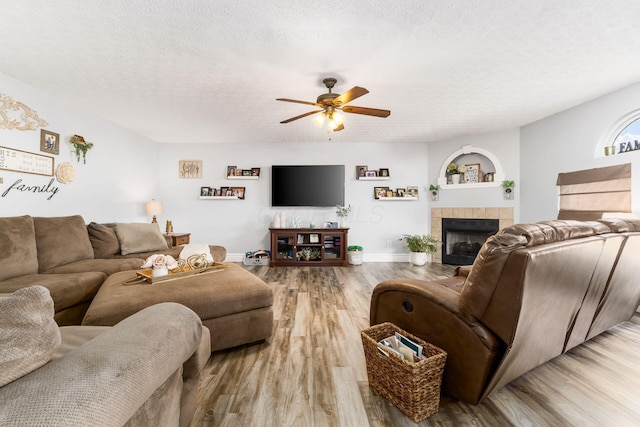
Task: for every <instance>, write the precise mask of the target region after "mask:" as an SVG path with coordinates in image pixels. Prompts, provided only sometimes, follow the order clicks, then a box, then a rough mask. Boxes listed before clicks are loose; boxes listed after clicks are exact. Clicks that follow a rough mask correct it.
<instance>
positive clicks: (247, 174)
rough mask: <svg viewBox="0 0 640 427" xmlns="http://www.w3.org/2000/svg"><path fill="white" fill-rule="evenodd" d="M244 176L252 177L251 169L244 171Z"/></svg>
mask: <svg viewBox="0 0 640 427" xmlns="http://www.w3.org/2000/svg"><path fill="white" fill-rule="evenodd" d="M242 176H251V169H242Z"/></svg>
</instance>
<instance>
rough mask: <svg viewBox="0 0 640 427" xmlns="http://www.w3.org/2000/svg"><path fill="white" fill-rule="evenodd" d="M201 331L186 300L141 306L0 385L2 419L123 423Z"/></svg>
mask: <svg viewBox="0 0 640 427" xmlns="http://www.w3.org/2000/svg"><path fill="white" fill-rule="evenodd" d="M202 332H203V327H202V323H201V321H200V318H199V317H198V316H197V315H196V314H195V313H194V312H193V311H192V310H190V309H188V308H187V307H185V306H183V305H180V304H176V303H162V304H157V305H154V306H151V307H148V308H146V309H144V310H141V311H140V312H138V313H136V314H134V315H132V316H131V317H129V318H127V319H125V320H123V321H122V322H120V323H118V324H117V325H115V326H114V327H113V328H111V329H110V330H107V331H105V332H104V333H103V334H101V335H99V336H97V337H96V338H95V339H93V340H91V341H89V342H88V343H86V344H85V345H83V346H81V347H79V348H77V349H76V350H73V351H71V352H70V353H68V354H67V355H65V356H63V357H61V358H59V359H55V360H53V361H51V362H49V363H48V364H46V365H45V366H43V367H41V368H40V369H37V370H35V371H33V372H31V373H30V374H28V375H25V376H24V377H22V378H20V379H18V380H15V381H13V382H12V383H9V384H7V385H6V386H4V387H2V388H0V401H1V402H2V410H0V425H5V424H7V425H8V424H15V425H23V424H30V425H47V426H70V425H73V426H75V425H78V426H80V425H82V426H88V425H101V426H110V425H114V426H121V425H123V424H125V423H126V422H127V420H129V418H131V416H132V415H133V414H134V413H135V412H136V410H137V409H138V408H139V407H140V406H141V405H142V404H143V403H144V402H146V401H147V399H149V397H150V396H151V395H152V394H153V393H154V391H156V390H157V389H158V388H160V387H161V386H162V385H163V384H164V383H165V381H167V379H168V378H170V377H171V376H172V375H174V374H175V373H176V371H178V372H180V373H182V368H183V364H185V362H186V361H187V360H189V359H190V358H191V357H192V356H193V355H194V353H196V352H197V351H198V350H199V347H200V346H201V334H202ZM200 350H202V349H200ZM205 351H206V349H205ZM191 363H193V362H191ZM160 410H162V409H161V408H160Z"/></svg>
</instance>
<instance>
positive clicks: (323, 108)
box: [276, 77, 391, 132]
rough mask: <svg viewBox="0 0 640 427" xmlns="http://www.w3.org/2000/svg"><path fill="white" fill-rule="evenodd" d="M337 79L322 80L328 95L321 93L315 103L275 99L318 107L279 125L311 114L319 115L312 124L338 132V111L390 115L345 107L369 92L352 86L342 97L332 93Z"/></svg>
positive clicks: (340, 127)
mask: <svg viewBox="0 0 640 427" xmlns="http://www.w3.org/2000/svg"><path fill="white" fill-rule="evenodd" d="M337 81H338V80H337V79H335V78H333V77H328V78H326V79H324V80H322V83H324V85H325V86H326V87H327V89H329V92H328V93H323V94H322V95H320V96H318V99H317V100H316V102H308V101H298V100H296V99H288V98H277V99H276V101H286V102H295V103H298V104H306V105H314V106H316V107H319V108H320V109H319V110H315V111H310V112H308V113H304V114H300V115H299V116H295V117H291V118H290V119H287V120H283V121H281V122H280V123H289V122H292V121H294V120H298V119H301V118H303V117H307V116H310V115H312V114H316V113H320V114H318V116H317V117H316V118H315V119H314V122H315V123H316V124H317V125H319V126H321V127H322V126H323V125H324V124H325V121H326V122H327V126H328V128H329V129H330V130H333V131H334V132H337V131H340V130H342V129H344V125H343V122H344V116H343V115H342V114H341V113H340V111H342V112H344V113H353V114H363V115H365V116H374V117H388V116H389V114H391V111H389V110H380V109H377V108H366V107H356V106H354V105H346V104H348V103H349V102H351V101H353V100H354V99H356V98H360V97H361V96H362V95H366V94H367V93H369V91H368V90H367V89H365V88H363V87H359V86H354V87H352V88H351V89H349V90H348V91H346V92H345V93H343V94H342V95H340V94H339V93H332V92H331V89H333V87H334V86H335V84H336V83H337Z"/></svg>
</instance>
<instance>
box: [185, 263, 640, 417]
mask: <svg viewBox="0 0 640 427" xmlns="http://www.w3.org/2000/svg"><path fill="white" fill-rule="evenodd" d="M245 268H247V269H248V270H249V271H251V272H253V273H254V274H256V275H257V276H259V277H261V278H262V279H263V280H264V281H265V282H267V283H269V284H270V285H271V286H273V290H274V295H275V304H274V312H275V325H274V333H273V337H272V339H271V340H270V341H269V342H265V343H262V344H256V345H250V346H243V347H239V348H236V349H232V350H226V351H222V352H218V353H214V354H213V355H212V357H211V359H210V360H209V363H208V365H207V367H206V368H205V372H204V375H203V378H202V381H201V385H200V392H199V401H198V408H197V411H196V414H195V417H194V420H193V423H192V426H193V427H196V426H198V427H202V426H305V427H306V426H317V427H323V426H376V427H377V426H415V425H416V424H414V423H413V422H412V421H410V420H409V419H408V418H406V417H405V416H404V415H403V414H402V413H401V412H400V411H399V410H397V409H396V408H395V407H394V406H393V405H391V404H390V403H389V402H387V401H386V400H385V399H384V398H382V397H380V396H379V395H377V394H376V393H375V392H374V391H373V390H372V389H371V388H370V387H369V386H368V384H367V374H366V368H365V360H364V353H363V351H362V343H361V340H360V331H361V330H362V329H366V328H367V327H368V326H369V301H370V297H371V291H372V289H373V288H374V286H375V285H376V284H377V283H379V282H381V281H383V280H385V279H390V278H398V277H407V278H408V277H412V278H424V279H432V278H440V277H444V276H449V275H451V274H452V272H453V268H452V267H450V266H443V265H441V264H428V265H427V266H424V267H414V266H411V265H410V264H409V263H365V264H363V265H361V266H350V267H348V268H343V267H335V268H334V267H312V268H306V267H303V268H299V267H280V268H268V267H257V266H252V267H245ZM419 425H421V426H436V425H437V426H460V425H473V426H565V425H566V426H638V425H640V315H638V314H636V316H635V317H634V318H633V319H632V320H631V321H629V322H625V323H623V324H621V325H619V326H617V327H615V328H613V329H611V330H610V331H608V332H605V333H603V334H601V335H600V336H598V337H596V338H594V339H592V340H591V341H589V342H587V343H585V344H583V345H580V346H578V347H577V348H574V349H573V350H571V351H570V352H568V353H567V354H565V355H563V356H560V357H558V358H556V359H554V360H552V361H550V362H548V363H546V364H544V365H543V366H540V367H538V368H536V369H534V370H533V371H530V372H529V373H527V374H525V375H524V376H522V377H520V378H519V379H517V380H515V381H513V382H512V383H511V384H509V385H507V386H506V387H504V388H502V389H501V390H498V391H494V393H493V394H492V395H491V396H490V397H489V398H488V399H487V400H485V402H484V403H482V404H480V405H477V406H472V405H467V404H464V403H460V402H457V401H455V400H452V399H449V398H446V397H444V398H443V399H442V400H441V403H440V411H439V412H438V413H437V414H435V415H433V416H431V417H429V418H428V419H427V420H425V421H423V422H422V423H420V424H419Z"/></svg>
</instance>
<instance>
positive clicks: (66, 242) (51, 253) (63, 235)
mask: <svg viewBox="0 0 640 427" xmlns="http://www.w3.org/2000/svg"><path fill="white" fill-rule="evenodd" d="M33 225H34V227H35V230H36V245H37V246H38V263H39V265H40V268H39V271H40V272H44V271H47V270H50V269H52V268H53V267H57V266H59V265H65V264H69V263H72V262H74V261H81V260H84V259H93V247H91V241H90V240H89V232H88V231H87V224H85V222H84V219H83V218H82V216H80V215H73V216H60V217H34V218H33Z"/></svg>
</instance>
